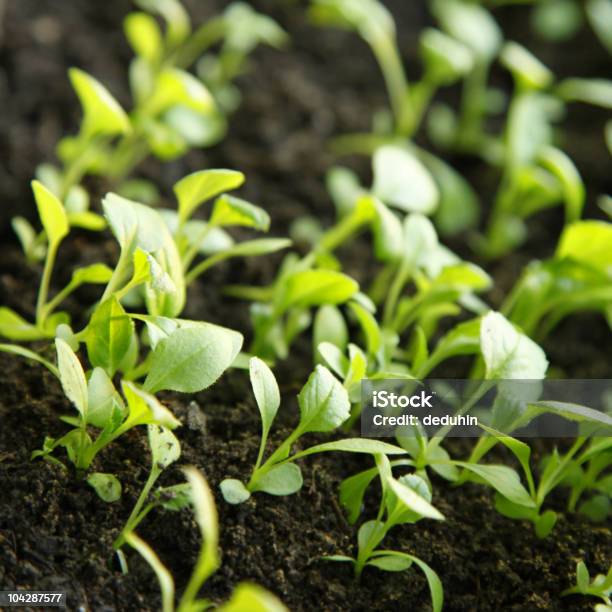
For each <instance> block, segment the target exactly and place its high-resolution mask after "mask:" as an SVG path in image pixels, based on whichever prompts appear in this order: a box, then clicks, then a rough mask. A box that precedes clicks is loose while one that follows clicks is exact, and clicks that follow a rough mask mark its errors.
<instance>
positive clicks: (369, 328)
mask: <svg viewBox="0 0 612 612" xmlns="http://www.w3.org/2000/svg"><path fill="white" fill-rule="evenodd" d="M349 308H350V309H351V310H352V311H353V314H354V315H355V317H356V319H357V321H358V322H359V325H360V327H361V330H362V331H363V334H364V336H365V340H366V346H367V349H368V354H369V355H375V354H376V353H378V351H379V350H380V347H381V346H382V331H381V329H380V327H379V326H378V321H376V318H375V317H374V315H372V314H371V313H370V312H368V311H367V310H366V309H365V308H364V307H363V306H362V305H361V304H358V303H357V302H354V301H351V302H349Z"/></svg>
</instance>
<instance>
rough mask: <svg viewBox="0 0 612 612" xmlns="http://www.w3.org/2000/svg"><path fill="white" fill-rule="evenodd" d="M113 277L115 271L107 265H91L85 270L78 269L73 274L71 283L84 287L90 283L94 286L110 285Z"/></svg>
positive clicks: (84, 268)
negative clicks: (109, 282)
mask: <svg viewBox="0 0 612 612" xmlns="http://www.w3.org/2000/svg"><path fill="white" fill-rule="evenodd" d="M112 275H113V271H112V270H111V269H110V268H109V267H108V266H107V265H105V264H100V263H98V264H91V265H90V266H85V267H83V268H77V269H76V270H75V271H74V272H73V273H72V280H71V281H70V282H71V283H73V284H75V285H84V284H85V283H90V284H92V285H104V284H106V283H108V281H109V280H110V279H111V276H112Z"/></svg>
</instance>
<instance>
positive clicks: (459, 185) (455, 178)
mask: <svg viewBox="0 0 612 612" xmlns="http://www.w3.org/2000/svg"><path fill="white" fill-rule="evenodd" d="M420 157H421V158H422V161H423V163H424V164H425V166H426V167H427V169H428V170H429V172H431V175H432V177H433V179H434V181H435V182H436V185H437V186H438V190H439V192H440V203H439V205H438V209H437V210H436V213H435V221H436V227H437V228H438V229H439V230H440V233H441V234H444V235H447V236H453V235H455V234H458V233H459V232H462V231H465V230H467V229H472V228H473V227H475V226H476V224H477V223H478V218H479V215H480V210H481V205H480V200H479V197H478V194H477V193H476V192H475V191H474V189H473V187H472V186H471V185H470V183H468V181H466V180H465V179H464V178H463V176H462V175H461V174H459V172H457V171H456V170H455V169H454V168H453V167H452V166H450V165H449V164H447V163H446V162H444V161H443V160H441V159H440V158H439V157H436V156H435V155H430V154H429V153H426V152H425V151H420Z"/></svg>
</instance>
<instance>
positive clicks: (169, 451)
mask: <svg viewBox="0 0 612 612" xmlns="http://www.w3.org/2000/svg"><path fill="white" fill-rule="evenodd" d="M148 430H149V446H150V448H151V457H152V459H153V465H154V466H157V467H158V468H159V469H160V470H165V469H166V468H167V467H168V466H169V465H171V464H172V463H174V462H175V461H178V459H179V457H180V456H181V445H180V443H179V441H178V439H177V437H176V436H175V435H174V434H173V433H172V432H171V431H170V430H169V429H167V428H166V427H161V426H160V425H153V424H151V425H149V427H148Z"/></svg>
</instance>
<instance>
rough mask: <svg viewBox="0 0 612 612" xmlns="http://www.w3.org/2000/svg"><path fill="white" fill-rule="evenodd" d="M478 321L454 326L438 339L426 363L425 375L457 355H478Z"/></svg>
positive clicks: (474, 320)
mask: <svg viewBox="0 0 612 612" xmlns="http://www.w3.org/2000/svg"><path fill="white" fill-rule="evenodd" d="M479 336H480V319H473V320H472V321H465V322H463V323H459V324H458V325H456V326H455V327H454V328H453V329H451V331H449V332H448V333H447V334H446V335H444V336H442V338H440V340H439V342H438V344H437V345H436V348H435V350H434V351H433V353H432V354H431V356H430V357H429V359H428V360H427V362H426V366H424V367H425V369H426V373H428V372H430V371H431V370H432V369H433V368H434V367H436V366H437V365H438V364H440V363H442V362H443V361H445V360H446V359H450V358H451V357H456V356H459V355H472V354H475V353H478V351H479V348H480V337H479Z"/></svg>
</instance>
